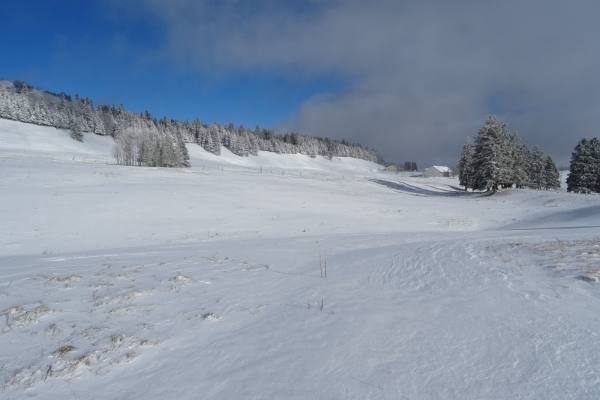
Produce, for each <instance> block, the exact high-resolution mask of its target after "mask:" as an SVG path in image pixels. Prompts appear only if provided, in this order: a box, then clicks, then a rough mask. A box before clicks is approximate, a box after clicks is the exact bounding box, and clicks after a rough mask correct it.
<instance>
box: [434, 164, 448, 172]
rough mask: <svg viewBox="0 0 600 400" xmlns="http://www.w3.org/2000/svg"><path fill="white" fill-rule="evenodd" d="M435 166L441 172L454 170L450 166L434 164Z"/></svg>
mask: <svg viewBox="0 0 600 400" xmlns="http://www.w3.org/2000/svg"><path fill="white" fill-rule="evenodd" d="M433 168H435V169H437V170H438V171H440V172H452V170H451V169H450V168H448V167H441V166H439V165H434V166H433Z"/></svg>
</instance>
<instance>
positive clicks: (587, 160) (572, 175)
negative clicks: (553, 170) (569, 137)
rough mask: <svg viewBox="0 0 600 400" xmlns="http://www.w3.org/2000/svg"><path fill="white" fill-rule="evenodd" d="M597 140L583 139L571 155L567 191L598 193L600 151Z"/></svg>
mask: <svg viewBox="0 0 600 400" xmlns="http://www.w3.org/2000/svg"><path fill="white" fill-rule="evenodd" d="M598 147H599V141H598V139H597V138H593V139H591V140H587V139H585V138H584V139H581V140H580V141H579V143H577V146H575V151H574V152H573V153H572V155H571V164H570V168H569V170H570V172H569V175H568V176H567V191H568V192H575V193H591V192H593V191H598V175H599V164H600V149H599V148H598Z"/></svg>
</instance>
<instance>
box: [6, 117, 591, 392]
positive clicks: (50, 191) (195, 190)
mask: <svg viewBox="0 0 600 400" xmlns="http://www.w3.org/2000/svg"><path fill="white" fill-rule="evenodd" d="M111 148H112V139H111V138H107V137H99V136H94V135H89V134H86V135H85V138H84V143H78V142H76V141H74V140H73V139H71V138H69V135H68V133H67V132H64V131H59V130H56V129H53V128H43V127H36V126H32V125H26V124H21V123H17V122H11V121H4V120H0V313H1V314H2V315H1V318H0V324H1V327H0V396H2V397H3V398H28V397H35V398H90V399H92V398H93V399H97V398H106V399H115V398H122V399H138V398H139V399H146V398H190V399H192V398H193V399H196V398H207V399H274V398H277V399H279V398H281V399H370V398H372V399H403V398H404V399H411V400H415V399H441V398H444V399H513V398H530V399H585V398H589V399H594V398H598V391H599V389H600V342H599V341H598V334H599V333H600V321H599V319H598V318H599V317H600V315H599V314H600V311H599V307H598V306H599V301H600V293H599V286H598V284H597V283H596V279H597V277H598V271H599V270H600V264H599V260H600V237H599V236H598V234H599V232H600V197H598V196H596V195H575V194H568V193H565V192H564V190H563V191H561V192H552V191H530V190H507V191H503V192H501V193H499V194H496V195H494V196H487V195H482V194H473V193H464V192H462V191H460V190H457V181H456V180H451V179H424V178H410V177H405V176H401V175H395V174H389V173H385V172H381V171H379V168H380V167H379V166H377V165H376V164H372V163H368V162H365V161H360V160H353V159H337V158H336V159H333V160H331V161H329V160H325V159H323V158H319V157H317V158H316V159H311V158H309V157H306V156H301V155H277V154H271V153H261V154H260V155H259V156H258V157H249V158H240V157H237V156H234V155H231V154H230V153H229V152H227V150H225V149H223V155H222V156H221V157H216V156H213V155H210V154H208V153H206V152H205V151H204V150H202V149H201V148H199V147H198V146H195V145H189V150H190V155H191V162H192V168H187V169H162V168H136V167H123V166H117V165H113V164H112V157H111ZM261 167H262V171H263V172H262V173H261V172H260V170H261ZM325 265H326V273H327V276H326V277H321V276H322V275H324V274H325Z"/></svg>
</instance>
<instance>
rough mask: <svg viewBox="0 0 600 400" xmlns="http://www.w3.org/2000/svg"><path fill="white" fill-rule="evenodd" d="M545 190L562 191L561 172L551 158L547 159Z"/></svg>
mask: <svg viewBox="0 0 600 400" xmlns="http://www.w3.org/2000/svg"><path fill="white" fill-rule="evenodd" d="M544 188H546V189H560V172H558V168H556V164H555V163H554V160H553V159H552V157H550V156H548V157H546V163H545V165H544Z"/></svg>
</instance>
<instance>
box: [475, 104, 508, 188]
mask: <svg viewBox="0 0 600 400" xmlns="http://www.w3.org/2000/svg"><path fill="white" fill-rule="evenodd" d="M503 129H504V126H503V125H502V124H501V123H500V122H499V121H498V119H497V118H496V117H494V116H491V115H490V116H488V117H487V119H486V120H485V123H484V124H483V126H482V127H481V129H480V130H479V132H478V134H477V137H476V138H475V157H474V160H475V162H474V165H475V179H474V182H473V188H474V189H476V190H490V189H491V190H493V191H497V190H498V186H499V184H500V183H502V182H501V178H502V177H503V175H504V174H503V173H502V165H503V164H502V163H503V162H505V160H503V159H502V153H501V148H500V147H501V137H502V131H503Z"/></svg>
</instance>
